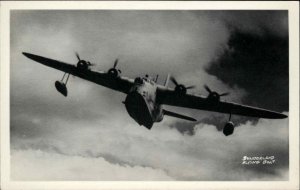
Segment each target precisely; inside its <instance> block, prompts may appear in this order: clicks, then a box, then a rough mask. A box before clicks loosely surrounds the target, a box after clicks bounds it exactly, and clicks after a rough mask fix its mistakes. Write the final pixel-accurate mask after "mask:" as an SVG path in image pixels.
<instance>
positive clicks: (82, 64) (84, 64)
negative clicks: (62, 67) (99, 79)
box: [75, 52, 95, 70]
mask: <svg viewBox="0 0 300 190" xmlns="http://www.w3.org/2000/svg"><path fill="white" fill-rule="evenodd" d="M75 54H76V57H77V59H78V62H77V67H78V68H79V69H84V70H85V69H88V68H89V67H90V66H94V65H95V64H92V63H90V62H89V61H86V60H83V59H80V57H79V54H78V53H77V52H75Z"/></svg>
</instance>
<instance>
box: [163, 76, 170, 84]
mask: <svg viewBox="0 0 300 190" xmlns="http://www.w3.org/2000/svg"><path fill="white" fill-rule="evenodd" d="M169 80H170V74H168V76H167V78H166V81H165V84H164V86H165V87H168V84H169Z"/></svg>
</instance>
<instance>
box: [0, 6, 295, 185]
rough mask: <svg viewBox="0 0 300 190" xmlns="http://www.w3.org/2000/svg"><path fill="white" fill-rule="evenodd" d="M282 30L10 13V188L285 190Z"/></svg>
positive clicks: (232, 18)
mask: <svg viewBox="0 0 300 190" xmlns="http://www.w3.org/2000/svg"><path fill="white" fill-rule="evenodd" d="M290 19H291V18H290V17H289V10H287V9H284V8H283V9H275V10H273V9H272V10H269V9H261V8H260V9H257V10H256V9H246V10H243V9H240V10H237V9H235V10H230V9H224V10H219V9H218V10H213V9H211V10H210V9H205V10H202V9H193V8H191V9H182V10H180V9H172V10H170V9H143V8H142V9H127V8H126V9H97V8H95V9H65V10H64V9H38V8H37V9H11V10H10V11H9V21H8V22H9V36H10V38H9V52H10V54H9V58H8V59H9V64H8V67H9V81H8V83H9V92H8V93H9V100H8V101H9V102H8V103H7V104H8V105H9V118H8V124H9V126H8V131H9V155H8V156H9V162H10V166H9V170H10V173H9V176H8V177H9V179H10V180H11V181H16V182H18V181H24V182H33V181H35V182H42V181H44V182H47V181H48V182H50V181H56V182H60V181H68V182H72V181H89V182H92V181H96V182H99V181H102V182H105V181H115V182H118V181H121V182H122V181H148V182H150V181H158V182H159V181H161V182H162V181H170V182H172V181H177V182H180V181H184V182H205V181H209V182H217V181H218V182H233V181H238V182H245V181H247V182H249V181H251V182H255V181H270V182H275V181H281V182H288V181H289V180H291V179H293V177H292V176H291V171H294V170H293V168H291V156H290V155H291V154H290V151H291V144H290V140H291V133H290V131H291V130H293V129H292V128H295V127H297V126H295V124H291V121H292V120H291V107H290V106H291V99H290V95H291V94H290V92H291V90H293V89H290V88H293V86H291V85H290V84H291V80H293V79H292V77H291V73H290V70H291V62H293V61H291V57H290V55H291V54H290V53H291V52H290V51H291V48H290V47H291V44H290V43H291V39H290V38H291V35H290V34H291V30H292V29H291V24H290V23H291V22H290ZM1 39H2V37H1ZM1 49H3V48H2V47H1ZM297 61H298V60H296V62H295V63H294V64H299V63H298V62H297ZM297 85H298V84H297ZM296 88H298V87H295V89H296ZM297 93H298V92H297ZM1 101H2V99H1ZM297 105H298V104H297ZM294 121H295V119H294ZM298 127H299V126H298ZM297 130H299V129H297ZM298 132H299V131H298ZM298 142H299V141H298ZM298 151H299V145H298ZM298 158H299V157H298ZM298 162H299V160H298ZM298 167H299V165H298ZM291 169H292V170H291ZM298 169H299V168H298Z"/></svg>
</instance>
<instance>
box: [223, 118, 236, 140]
mask: <svg viewBox="0 0 300 190" xmlns="http://www.w3.org/2000/svg"><path fill="white" fill-rule="evenodd" d="M233 131H234V124H233V122H231V121H228V122H227V123H226V124H225V126H224V128H223V134H224V135H225V136H228V135H232V134H233Z"/></svg>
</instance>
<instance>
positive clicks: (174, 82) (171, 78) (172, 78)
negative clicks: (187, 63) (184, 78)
mask: <svg viewBox="0 0 300 190" xmlns="http://www.w3.org/2000/svg"><path fill="white" fill-rule="evenodd" d="M170 80H171V81H172V82H173V84H175V86H178V82H177V81H176V79H175V78H174V77H173V76H171V77H170Z"/></svg>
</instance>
